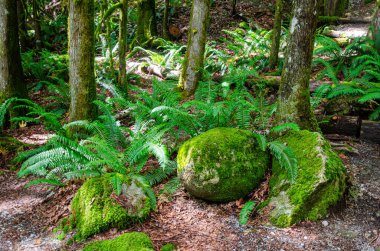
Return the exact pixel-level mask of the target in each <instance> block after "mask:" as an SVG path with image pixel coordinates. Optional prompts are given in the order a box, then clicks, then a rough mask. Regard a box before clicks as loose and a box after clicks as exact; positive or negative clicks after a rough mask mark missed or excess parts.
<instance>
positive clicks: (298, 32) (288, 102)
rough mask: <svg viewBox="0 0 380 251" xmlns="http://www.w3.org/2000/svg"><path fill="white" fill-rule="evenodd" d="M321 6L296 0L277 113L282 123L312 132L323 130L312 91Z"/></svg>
mask: <svg viewBox="0 0 380 251" xmlns="http://www.w3.org/2000/svg"><path fill="white" fill-rule="evenodd" d="M317 9H318V0H295V1H294V6H293V18H292V20H291V25H290V31H289V40H288V50H287V56H286V58H285V64H284V69H283V72H282V78H281V84H280V90H279V101H278V109H277V115H276V116H277V123H279V124H281V123H289V122H292V123H297V124H298V125H299V126H300V127H301V128H302V129H307V130H310V131H317V130H319V129H318V124H317V121H316V118H315V116H314V114H313V113H312V111H311V105H310V91H309V84H310V81H309V79H310V73H311V61H312V54H313V49H314V35H315V31H316V27H317V20H318V11H317Z"/></svg>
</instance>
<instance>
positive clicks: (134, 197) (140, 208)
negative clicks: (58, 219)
mask: <svg viewBox="0 0 380 251" xmlns="http://www.w3.org/2000/svg"><path fill="white" fill-rule="evenodd" d="M114 175H118V176H119V178H120V179H121V180H122V181H123V185H122V193H121V195H120V196H116V194H115V193H114V191H113V188H112V184H111V179H112V177H113V176H114ZM116 200H118V202H119V203H118V202H117V201H116ZM150 210H151V207H150V200H149V198H148V197H147V195H146V194H145V192H144V190H143V188H142V185H141V184H140V183H138V182H137V181H135V180H131V179H130V178H128V177H127V176H124V175H121V174H105V175H103V176H101V177H95V178H91V179H89V180H87V181H86V182H85V183H84V184H83V186H82V187H81V188H80V189H79V190H78V191H77V193H76V195H75V197H74V199H73V201H72V203H71V212H72V223H73V226H74V227H76V228H77V236H78V237H79V238H80V239H85V238H87V237H89V236H91V235H94V234H97V233H100V232H102V231H106V230H108V229H110V228H118V229H123V228H126V227H128V226H130V225H131V224H133V223H135V222H140V221H142V220H144V219H145V218H146V217H147V216H148V215H149V212H150Z"/></svg>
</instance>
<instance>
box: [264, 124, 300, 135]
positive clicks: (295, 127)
mask: <svg viewBox="0 0 380 251" xmlns="http://www.w3.org/2000/svg"><path fill="white" fill-rule="evenodd" d="M288 130H292V131H299V130H300V127H299V126H298V125H297V124H295V123H285V124H281V125H278V126H275V127H272V128H271V129H270V132H271V133H280V132H285V131H288Z"/></svg>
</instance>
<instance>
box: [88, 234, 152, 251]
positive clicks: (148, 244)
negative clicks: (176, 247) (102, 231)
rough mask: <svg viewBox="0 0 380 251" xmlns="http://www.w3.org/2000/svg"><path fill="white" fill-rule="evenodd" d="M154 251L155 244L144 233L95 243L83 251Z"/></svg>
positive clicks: (125, 235)
mask: <svg viewBox="0 0 380 251" xmlns="http://www.w3.org/2000/svg"><path fill="white" fill-rule="evenodd" d="M111 250H112V251H127V250H128V251H154V247H153V243H152V241H151V240H150V239H149V236H148V235H146V234H144V233H139V232H132V233H125V234H122V235H120V236H119V237H117V238H115V239H112V240H105V241H95V242H93V243H90V244H89V245H87V246H86V247H85V248H84V249H83V251H111Z"/></svg>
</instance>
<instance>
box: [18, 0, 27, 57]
mask: <svg viewBox="0 0 380 251" xmlns="http://www.w3.org/2000/svg"><path fill="white" fill-rule="evenodd" d="M17 19H18V32H19V38H20V47H21V51H26V49H27V47H28V39H27V32H28V31H27V28H26V13H25V8H24V3H23V1H22V0H17Z"/></svg>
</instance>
